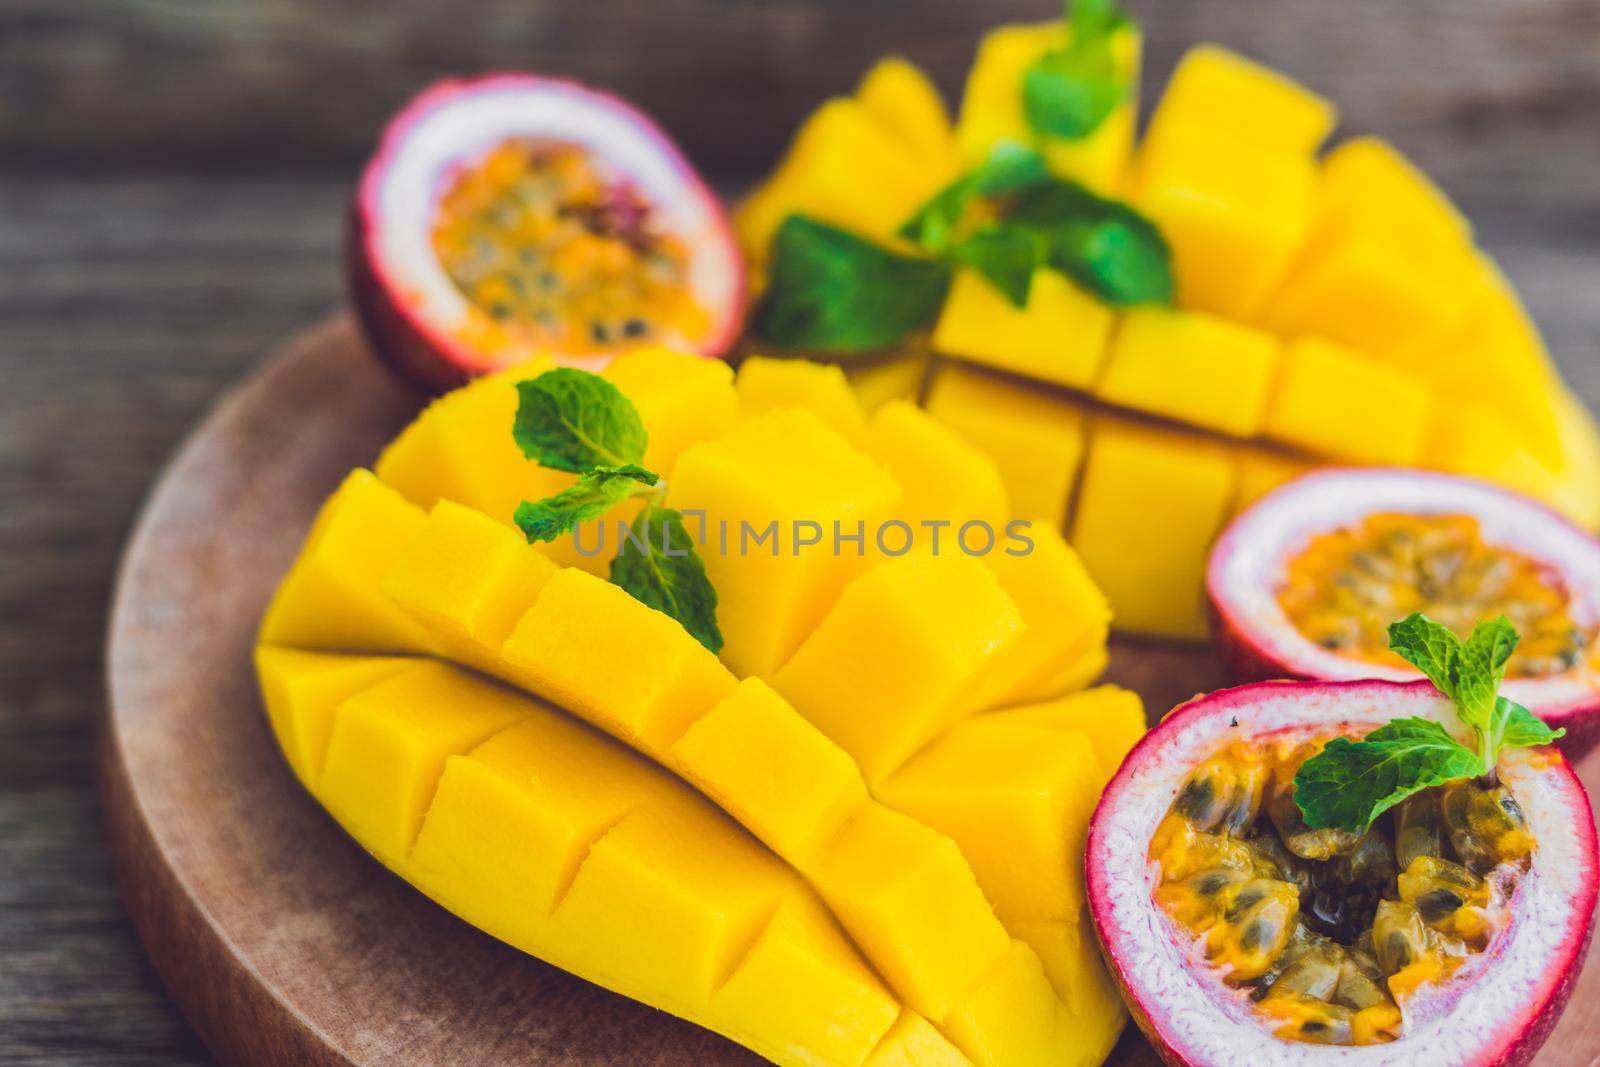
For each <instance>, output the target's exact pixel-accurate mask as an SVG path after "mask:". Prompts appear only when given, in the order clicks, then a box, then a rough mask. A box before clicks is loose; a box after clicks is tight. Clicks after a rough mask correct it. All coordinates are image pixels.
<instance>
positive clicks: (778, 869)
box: [554, 805, 800, 1005]
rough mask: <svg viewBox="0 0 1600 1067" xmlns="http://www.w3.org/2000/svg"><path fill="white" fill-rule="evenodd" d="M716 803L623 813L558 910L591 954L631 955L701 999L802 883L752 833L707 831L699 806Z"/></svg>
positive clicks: (636, 964)
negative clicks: (696, 806) (750, 834)
mask: <svg viewBox="0 0 1600 1067" xmlns="http://www.w3.org/2000/svg"><path fill="white" fill-rule="evenodd" d="M710 810H711V809H694V808H688V809H685V808H680V807H678V806H677V805H673V806H649V807H643V808H640V809H638V810H636V811H634V812H632V813H631V814H629V815H627V816H625V817H624V818H623V819H622V821H621V822H619V823H617V824H616V825H615V826H614V827H612V828H611V829H610V830H609V831H608V832H607V833H606V834H605V835H604V836H603V837H601V838H600V839H599V840H598V841H596V842H595V843H594V844H593V845H591V846H590V848H589V853H588V857H587V858H586V859H585V860H584V861H583V863H582V865H581V866H580V867H579V868H578V873H577V875H576V876H575V877H574V878H573V880H572V886H571V888H570V889H569V890H568V891H567V894H566V896H565V897H563V898H562V900H561V903H560V904H559V905H558V906H557V908H556V912H555V916H554V925H555V926H556V927H557V928H558V929H560V930H561V931H562V934H563V936H564V937H565V938H567V939H569V940H571V941H573V942H576V943H581V944H582V945H583V946H584V951H585V952H586V953H587V954H589V955H591V957H592V958H594V959H596V960H613V961H619V963H620V961H624V960H626V961H628V967H629V969H630V970H633V971H635V972H636V973H639V974H641V975H644V976H648V978H647V981H648V984H649V987H650V988H652V989H658V990H662V991H668V992H670V994H671V995H672V996H674V997H675V998H678V999H681V1000H684V1001H686V1002H688V1003H690V1004H699V1005H703V1004H706V1003H708V1002H709V1001H710V1000H711V998H712V995H713V994H714V993H715V992H716V991H717V990H718V989H720V988H721V987H722V985H723V984H724V983H725V982H726V981H727V980H728V979H729V978H730V977H731V976H732V975H733V974H734V973H735V972H736V971H737V969H738V967H739V965H740V964H741V963H742V962H743V960H744V957H745V954H746V953H747V952H748V951H749V949H750V946H752V945H753V944H755V942H756V938H757V936H758V935H759V934H760V933H761V931H762V928H763V927H764V926H765V925H766V923H767V921H768V920H769V919H770V918H771V917H772V916H773V914H774V913H775V912H776V911H777V910H778V908H779V906H780V905H781V904H782V903H783V901H784V900H785V899H786V898H788V897H790V896H792V895H794V894H795V893H797V892H799V891H800V890H799V887H798V886H796V885H795V883H794V882H793V880H792V877H793V876H792V873H791V872H790V871H789V869H788V868H787V867H785V866H784V864H783V862H782V861H781V860H779V859H778V858H777V857H776V856H774V855H773V854H772V853H770V852H768V851H766V850H765V849H763V848H761V847H760V846H759V845H757V844H756V843H755V842H754V841H753V840H752V839H750V838H749V837H746V836H743V835H739V834H737V833H725V834H724V833H707V832H706V830H707V820H706V819H705V817H704V816H699V817H697V815H696V813H697V812H699V811H705V812H706V813H707V814H709V812H710ZM729 829H730V830H731V827H730V828H729Z"/></svg>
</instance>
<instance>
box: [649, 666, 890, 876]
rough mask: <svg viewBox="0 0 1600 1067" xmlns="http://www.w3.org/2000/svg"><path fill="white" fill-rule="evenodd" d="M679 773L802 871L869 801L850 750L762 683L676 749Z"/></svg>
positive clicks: (739, 692) (746, 689) (754, 682)
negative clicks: (842, 747)
mask: <svg viewBox="0 0 1600 1067" xmlns="http://www.w3.org/2000/svg"><path fill="white" fill-rule="evenodd" d="M672 758H673V763H674V765H675V766H677V767H678V769H679V772H680V773H681V774H683V776H684V777H685V778H687V779H688V780H689V781H690V782H692V783H693V784H694V785H695V787H696V788H698V789H700V790H701V791H702V792H704V793H705V794H706V795H707V796H709V797H710V798H711V799H713V800H715V801H716V802H717V803H718V804H719V805H720V806H721V807H722V808H723V809H724V810H726V811H727V812H729V813H730V814H732V815H733V816H734V818H736V819H738V820H739V822H741V823H742V824H744V826H745V827H746V828H747V829H748V830H750V832H751V833H753V834H755V835H756V836H757V837H759V838H760V839H761V840H762V841H763V842H765V843H766V845H767V847H769V848H771V849H772V850H773V851H774V852H776V853H777V854H778V855H780V856H782V857H783V858H784V859H786V860H788V861H789V862H791V863H793V864H794V865H795V866H796V867H798V868H799V869H801V870H802V871H804V870H808V869H810V867H811V865H812V863H813V862H814V860H815V857H816V854H817V850H818V849H820V848H821V847H822V846H823V845H824V844H826V843H827V841H828V840H829V839H830V838H832V837H833V835H834V833H835V832H836V831H837V830H838V829H839V827H840V826H841V825H843V823H844V821H845V820H846V819H847V818H849V816H850V815H851V813H852V812H854V811H855V809H856V808H858V807H860V806H861V805H862V804H863V803H865V802H866V799H867V786H866V783H865V782H863V781H862V780H861V772H860V771H859V770H857V769H856V765H855V763H854V761H852V760H851V759H850V757H849V756H848V755H846V754H845V751H844V750H843V749H841V748H840V747H839V746H838V745H836V744H834V743H833V742H832V741H830V740H828V739H827V738H826V737H824V736H823V735H822V733H821V732H819V731H818V730H817V728H816V727H815V726H813V725H811V724H810V723H809V722H807V721H806V720H805V719H803V718H801V717H800V714H799V712H797V711H795V710H794V708H792V707H791V706H790V705H789V703H788V701H786V700H784V699H783V698H782V697H781V696H779V695H778V694H777V693H775V692H773V690H772V688H771V687H770V686H768V685H767V684H766V683H765V682H763V681H762V680H761V679H759V678H746V679H745V680H744V681H742V682H740V683H739V685H738V687H737V688H736V689H734V690H733V692H732V693H730V694H728V696H727V697H726V698H725V699H724V700H723V701H722V702H721V703H720V704H718V705H717V706H716V707H715V708H713V709H712V710H711V712H710V713H709V714H707V715H706V716H705V717H704V718H702V719H700V721H698V722H696V723H695V724H694V725H693V726H691V727H689V732H688V733H686V734H684V735H683V737H682V738H680V739H679V741H678V743H677V744H676V745H674V746H673V748H672Z"/></svg>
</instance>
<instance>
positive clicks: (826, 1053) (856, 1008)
mask: <svg viewBox="0 0 1600 1067" xmlns="http://www.w3.org/2000/svg"><path fill="white" fill-rule="evenodd" d="M712 1003H713V1006H714V1007H715V1008H716V1010H717V1011H718V1013H719V1014H721V1015H723V1016H725V1017H727V1018H729V1019H733V1020H737V1021H738V1023H739V1024H740V1025H741V1026H744V1027H748V1028H749V1029H750V1030H751V1031H753V1032H755V1033H758V1034H761V1035H763V1036H764V1037H765V1042H766V1043H769V1044H767V1047H764V1048H763V1047H761V1046H757V1048H758V1050H760V1051H763V1052H765V1054H766V1055H767V1056H768V1057H769V1058H772V1059H779V1060H780V1062H781V1058H788V1057H794V1058H796V1059H799V1060H801V1061H802V1062H811V1061H813V1060H815V1061H818V1062H827V1063H860V1062H862V1061H863V1060H865V1059H866V1057H867V1056H868V1055H869V1054H871V1052H872V1051H873V1049H874V1048H876V1047H878V1045H879V1044H880V1043H881V1042H882V1041H883V1040H884V1039H886V1038H887V1037H888V1035H889V1033H890V1030H891V1028H892V1027H893V1026H894V1025H895V1022H896V1020H897V1018H898V1016H899V1015H900V1013H901V1012H900V1005H899V1003H898V1002H897V1001H896V1000H895V998H894V997H893V996H891V995H890V993H889V991H888V990H887V989H885V988H884V986H883V983H882V982H881V981H879V979H878V977H877V975H875V974H873V972H872V970H871V969H870V968H868V967H867V966H866V965H865V964H864V963H862V961H861V957H860V956H859V955H857V954H856V952H855V951H854V949H853V948H852V947H851V945H850V942H849V941H848V940H846V938H845V935H844V932H843V931H841V930H840V929H839V924H838V921H837V920H835V919H834V917H833V916H832V915H831V914H830V913H829V912H828V909H827V908H825V907H824V906H823V905H822V903H821V902H820V901H818V900H817V899H816V898H815V897H812V896H810V895H809V894H804V895H802V894H796V895H794V896H791V897H788V898H786V899H785V900H784V901H783V903H782V904H780V905H779V906H778V910H777V912H776V913H774V914H773V916H772V919H771V921H770V922H768V923H767V925H766V927H765V928H763V929H762V931H761V933H760V935H759V936H758V937H757V938H756V942H755V944H754V945H753V946H751V948H750V952H749V955H747V956H746V957H745V958H744V960H743V961H742V962H741V963H740V965H739V967H738V969H737V970H735V971H734V972H733V976H732V977H731V978H729V979H728V981H727V983H726V984H725V985H724V986H723V987H722V988H721V989H719V990H718V991H717V993H716V996H715V998H714V999H713V1002H712ZM924 1025H926V1023H924ZM774 1045H775V1046H776V1047H773V1046H774Z"/></svg>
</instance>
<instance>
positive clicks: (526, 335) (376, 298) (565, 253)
mask: <svg viewBox="0 0 1600 1067" xmlns="http://www.w3.org/2000/svg"><path fill="white" fill-rule="evenodd" d="M346 258H347V269H348V273H349V278H350V284H351V289H352V293H353V295H354V299H355V304H356V308H357V311H358V313H359V315H360V318H361V321H362V324H363V326H364V327H365V329H366V331H367V334H368V336H369V338H370V340H371V341H372V344H373V347H374V348H375V349H376V350H377V351H378V352H379V353H380V354H381V355H382V356H384V357H385V358H386V359H388V360H389V361H390V362H391V363H392V364H393V365H395V366H396V367H397V368H398V369H400V370H401V371H402V372H403V373H404V374H405V375H406V376H408V377H410V378H411V379H413V380H414V381H416V382H418V383H419V384H421V385H423V386H425V387H427V388H429V389H434V390H439V389H445V388H450V387H452V386H455V385H458V384H460V383H461V382H463V381H465V380H466V379H467V378H469V377H472V376H473V375H476V374H481V373H485V372H488V371H492V370H496V369H498V368H500V367H504V366H508V365H510V364H513V363H518V362H521V361H523V360H525V359H528V358H530V357H532V356H534V355H549V356H553V357H555V358H556V359H557V360H559V361H562V362H567V363H572V364H576V365H580V366H585V367H590V368H596V367H598V366H601V365H603V364H604V363H605V362H607V361H608V360H609V359H610V358H611V356H612V355H614V354H615V353H617V352H619V351H621V350H624V349H631V348H637V347H639V346H640V345H643V344H652V343H658V344H663V345H666V346H669V347H672V348H676V349H680V350H683V351H691V352H698V353H701V354H703V355H706V356H712V357H720V356H722V355H724V354H725V353H726V352H727V350H728V348H729V347H730V346H731V344H732V343H733V339H734V337H735V336H736V334H737V332H738V329H739V323H740V320H741V316H742V313H743V304H744V270H743V264H742V262H741V259H740V255H739V252H738V248H737V245H736V243H735V241H734V239H733V236H732V232H731V230H730V228H729V224H728V221H727V218H726V216H725V214H724V212H723V209H722V206H721V204H720V203H719V202H718V201H717V198H716V197H715V196H714V195H713V194H712V193H711V192H710V190H709V189H708V188H707V186H706V184H705V183H704V182H703V181H702V180H701V179H700V178H699V176H698V175H697V174H696V173H695V172H694V170H693V168H692V167H691V166H690V165H689V163H688V161H687V160H685V159H684V157H683V155H682V154H681V153H680V152H679V151H678V149H677V148H676V147H675V146H674V145H673V144H672V142H671V141H670V140H669V139H668V138H667V136H666V135H665V134H664V133H663V132H662V131H661V130H660V129H658V128H657V127H656V126H655V125H654V124H653V123H652V122H651V121H650V120H649V119H648V118H646V117H645V116H644V115H643V114H641V113H640V112H638V111H636V110H634V109H633V108H632V107H630V106H629V105H627V104H625V103H623V102H622V101H620V100H618V99H616V98H615V97H612V96H609V95H607V94H605V93H601V92H597V91H595V90H593V89H589V88H586V87H584V86H581V85H577V84H575V83H573V82H567V81H560V80H556V79H549V78H541V77H536V76H533V75H519V74H497V75H491V76H488V77H485V78H479V79H475V80H466V81H448V82H443V83H441V84H439V85H437V86H435V87H433V88H432V89H429V90H427V91H425V92H424V93H422V94H421V95H420V96H419V97H417V98H416V99H415V100H414V101H413V102H412V103H411V104H409V105H408V106H407V107H406V108H405V109H403V110H402V111H401V112H400V113H399V115H397V116H396V117H395V119H394V120H393V121H391V122H390V124H389V126H388V127H387V128H386V130H385V131H384V134H383V138H382V140H381V142H380V145H379V149H378V151H377V153H376V154H375V155H374V157H373V159H372V160H371V162H369V163H368V165H367V167H366V169H365V171H364V172H363V174H362V177H361V180H360V183H359V185H358V186H357V190H356V197H355V205H354V210H353V212H352V215H351V228H350V235H349V241H348V248H347V257H346Z"/></svg>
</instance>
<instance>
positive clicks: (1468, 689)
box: [1389, 612, 1542, 772]
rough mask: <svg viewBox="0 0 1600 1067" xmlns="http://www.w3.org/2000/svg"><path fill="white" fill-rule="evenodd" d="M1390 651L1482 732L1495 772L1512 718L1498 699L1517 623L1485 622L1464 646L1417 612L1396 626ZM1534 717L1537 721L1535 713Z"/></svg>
mask: <svg viewBox="0 0 1600 1067" xmlns="http://www.w3.org/2000/svg"><path fill="white" fill-rule="evenodd" d="M1389 647H1390V648H1391V649H1393V650H1394V651H1395V652H1396V653H1397V654H1398V655H1399V656H1400V657H1401V658H1403V659H1405V660H1406V662H1408V663H1410V664H1411V665H1412V666H1414V667H1416V668H1417V669H1418V670H1420V671H1421V672H1422V673H1423V674H1425V675H1427V676H1428V680H1429V681H1431V682H1432V683H1433V684H1434V687H1435V688H1437V689H1438V690H1439V692H1441V693H1443V694H1444V695H1445V696H1446V697H1449V698H1450V702H1451V703H1453V704H1454V705H1455V706H1456V714H1458V715H1460V716H1461V721H1462V722H1464V723H1466V724H1467V725H1468V726H1470V727H1472V728H1473V730H1475V731H1477V734H1478V748H1479V750H1480V751H1481V752H1482V754H1483V769H1484V771H1485V772H1487V771H1488V770H1489V769H1491V768H1492V767H1494V765H1495V761H1496V760H1497V759H1498V758H1499V755H1500V749H1501V747H1502V742H1501V739H1500V738H1501V732H1502V731H1501V726H1502V724H1503V722H1504V720H1505V718H1506V712H1505V711H1504V710H1503V709H1501V708H1500V700H1499V698H1497V696H1496V694H1498V693H1499V691H1500V683H1501V682H1503V681H1504V680H1505V676H1506V664H1507V663H1508V662H1510V660H1511V654H1512V653H1513V652H1514V651H1516V648H1517V631H1516V628H1515V627H1513V626H1512V625H1511V620H1509V619H1507V618H1506V617H1505V616H1504V615H1502V616H1500V617H1499V618H1498V619H1495V620H1493V621H1490V622H1480V623H1478V624H1477V625H1476V626H1474V627H1473V628H1472V633H1471V635H1470V636H1469V637H1468V638H1467V639H1466V640H1465V641H1463V640H1461V638H1459V637H1457V636H1456V635H1455V634H1454V633H1452V632H1451V631H1450V630H1449V628H1447V627H1445V626H1441V625H1440V624H1439V623H1436V622H1434V621H1433V620H1432V619H1430V618H1428V617H1427V616H1426V615H1423V614H1421V613H1420V612H1412V613H1411V614H1410V615H1408V616H1406V617H1405V618H1403V619H1401V620H1400V621H1399V622H1395V623H1391V624H1390V626H1389ZM1508 703H1509V702H1508ZM1524 710H1526V709H1524ZM1528 715H1529V716H1530V717H1532V712H1528ZM1535 721H1537V719H1535ZM1541 725H1542V724H1541ZM1536 743H1542V742H1536Z"/></svg>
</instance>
